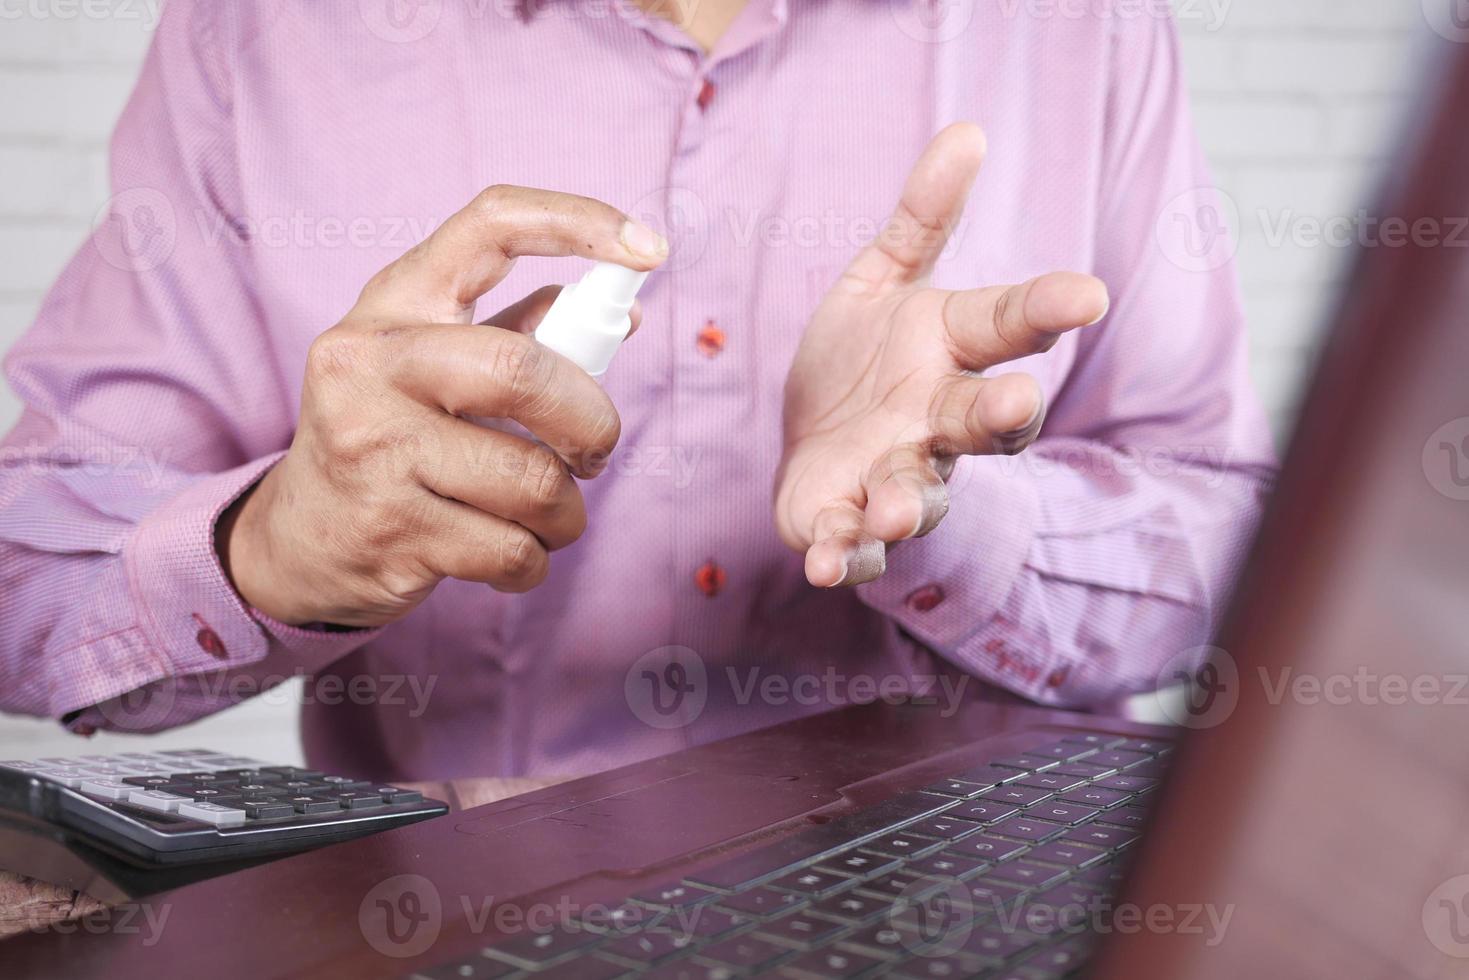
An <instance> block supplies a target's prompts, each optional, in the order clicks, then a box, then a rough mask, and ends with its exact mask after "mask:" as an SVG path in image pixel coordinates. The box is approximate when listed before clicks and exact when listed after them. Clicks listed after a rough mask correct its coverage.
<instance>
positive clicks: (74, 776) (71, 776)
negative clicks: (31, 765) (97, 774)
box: [31, 769, 92, 789]
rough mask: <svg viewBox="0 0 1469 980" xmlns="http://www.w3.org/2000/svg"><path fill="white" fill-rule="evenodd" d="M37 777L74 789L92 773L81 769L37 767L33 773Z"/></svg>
mask: <svg viewBox="0 0 1469 980" xmlns="http://www.w3.org/2000/svg"><path fill="white" fill-rule="evenodd" d="M31 775H32V776H36V777H37V778H39V779H44V780H46V781H47V782H51V783H60V784H61V785H62V786H65V787H67V788H68V789H76V788H77V787H78V786H80V785H81V784H82V783H84V782H86V781H87V780H88V779H90V778H92V774H91V773H89V772H86V771H85V770H82V769H39V770H37V771H35V772H33V773H31Z"/></svg>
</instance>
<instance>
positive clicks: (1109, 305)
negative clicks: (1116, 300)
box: [1082, 296, 1112, 327]
mask: <svg viewBox="0 0 1469 980" xmlns="http://www.w3.org/2000/svg"><path fill="white" fill-rule="evenodd" d="M1111 312H1112V297H1110V296H1108V297H1107V303H1106V305H1105V306H1103V307H1102V312H1101V313H1100V314H1099V315H1098V316H1097V318H1096V319H1095V320H1093V321H1092V322H1091V323H1084V324H1082V326H1084V327H1095V326H1096V325H1097V324H1099V323H1101V322H1102V321H1103V320H1105V319H1107V314H1108V313H1111Z"/></svg>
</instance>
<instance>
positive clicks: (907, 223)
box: [845, 123, 985, 288]
mask: <svg viewBox="0 0 1469 980" xmlns="http://www.w3.org/2000/svg"><path fill="white" fill-rule="evenodd" d="M984 155H985V138H984V131H983V130H981V129H980V128H979V127H978V126H976V125H974V124H973V123H955V124H954V125H952V126H949V127H948V128H947V129H945V130H943V131H942V132H940V133H939V134H938V135H937V136H935V137H934V138H933V140H932V141H931V142H930V143H929V144H928V147H927V148H926V149H925V150H924V151H923V154H922V155H921V156H920V157H919V158H918V162H917V163H916V164H914V166H913V170H912V172H911V173H910V174H909V175H908V180H907V182H906V183H905V184H904V185H903V194H902V197H901V198H900V199H899V201H898V206H897V208H896V210H894V212H893V215H892V217H891V218H889V219H888V222H887V224H886V225H885V226H884V227H883V229H882V232H881V233H880V234H879V235H878V237H877V238H876V239H875V240H874V241H873V242H872V243H871V244H869V245H868V246H867V247H866V248H864V249H863V250H862V251H861V252H859V253H858V254H857V257H856V258H855V259H853V260H852V262H851V264H850V265H849V266H847V271H846V274H845V278H846V279H847V280H849V281H852V282H855V283H857V284H859V285H861V286H863V287H867V288H877V287H881V286H887V285H902V284H905V283H911V282H916V281H918V280H920V279H923V278H924V277H926V276H927V275H928V274H929V273H930V272H932V271H933V266H934V263H935V262H936V261H938V258H939V256H940V255H941V254H942V253H943V250H944V246H945V245H946V244H947V243H948V241H949V236H950V235H951V234H952V233H953V230H954V228H955V226H957V225H958V223H959V218H960V216H961V215H962V214H963V213H964V204H965V202H966V201H968V200H969V190H970V188H971V187H973V186H974V179H975V177H977V176H978V175H979V169H980V167H981V165H982V164H983V163H984Z"/></svg>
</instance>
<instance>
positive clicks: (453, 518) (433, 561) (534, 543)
mask: <svg viewBox="0 0 1469 980" xmlns="http://www.w3.org/2000/svg"><path fill="white" fill-rule="evenodd" d="M422 561H423V563H424V565H425V566H426V567H427V568H428V569H429V570H430V571H431V572H432V573H433V574H434V575H436V576H439V577H442V578H457V579H461V580H463V581H465V582H483V583H484V584H486V585H488V586H490V587H492V588H494V589H496V590H498V591H500V592H527V591H529V590H531V589H533V588H535V587H536V586H537V585H540V584H541V583H542V582H544V581H545V580H546V575H547V574H548V573H549V572H550V570H551V556H550V554H548V553H547V551H546V548H545V546H544V545H543V544H542V543H541V542H540V540H538V539H537V538H536V536H535V535H534V534H532V533H531V532H530V531H528V530H526V529H525V528H524V527H522V526H521V525H519V524H517V523H515V522H514V521H507V520H505V519H504V518H501V517H495V516H494V515H492V514H486V513H483V512H481V511H478V510H476V509H475V508H473V507H471V506H469V505H468V504H464V503H460V502H458V501H455V500H445V501H443V519H442V520H441V522H440V526H439V531H438V533H437V534H435V535H434V537H433V539H432V542H431V544H430V545H429V546H428V547H426V548H425V549H424V554H423V557H422Z"/></svg>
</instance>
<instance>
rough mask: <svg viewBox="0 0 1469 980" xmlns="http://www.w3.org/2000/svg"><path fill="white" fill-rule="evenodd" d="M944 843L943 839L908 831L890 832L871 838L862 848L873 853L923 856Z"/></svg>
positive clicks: (900, 856) (897, 856) (889, 855)
mask: <svg viewBox="0 0 1469 980" xmlns="http://www.w3.org/2000/svg"><path fill="white" fill-rule="evenodd" d="M905 830H906V828H905ZM942 845H943V842H942V841H937V840H930V839H928V838H927V837H918V836H916V835H913V834H908V833H897V834H888V835H887V836H885V837H879V838H877V839H876V840H870V841H868V842H866V843H865V844H863V845H862V849H863V850H864V851H871V852H872V853H873V854H885V855H887V856H888V857H896V858H907V857H922V856H923V855H925V854H929V853H931V852H933V851H936V850H938V848H939V847H941V846H942Z"/></svg>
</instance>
